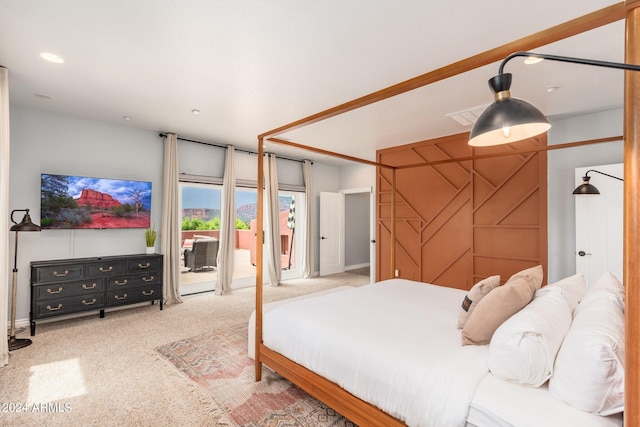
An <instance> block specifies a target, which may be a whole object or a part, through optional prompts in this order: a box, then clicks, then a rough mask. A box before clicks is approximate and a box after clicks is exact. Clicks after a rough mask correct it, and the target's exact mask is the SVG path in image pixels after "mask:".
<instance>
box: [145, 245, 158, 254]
mask: <svg viewBox="0 0 640 427" xmlns="http://www.w3.org/2000/svg"><path fill="white" fill-rule="evenodd" d="M147 253H148V254H155V253H156V248H155V246H150V247H147Z"/></svg>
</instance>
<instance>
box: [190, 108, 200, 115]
mask: <svg viewBox="0 0 640 427" xmlns="http://www.w3.org/2000/svg"><path fill="white" fill-rule="evenodd" d="M191 114H193V115H194V116H197V115H198V114H200V110H198V109H197V108H194V109H193V110H191Z"/></svg>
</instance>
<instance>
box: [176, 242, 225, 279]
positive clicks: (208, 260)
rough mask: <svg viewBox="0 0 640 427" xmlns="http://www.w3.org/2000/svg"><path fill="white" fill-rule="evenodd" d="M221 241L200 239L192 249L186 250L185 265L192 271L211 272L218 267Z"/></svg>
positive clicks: (194, 243)
mask: <svg viewBox="0 0 640 427" xmlns="http://www.w3.org/2000/svg"><path fill="white" fill-rule="evenodd" d="M219 244H220V241H218V239H214V238H208V239H198V240H196V241H194V242H193V246H192V248H191V249H189V248H187V249H185V250H184V265H185V267H187V268H188V269H189V270H190V271H194V272H196V271H210V270H213V269H214V268H215V267H217V266H218V247H219Z"/></svg>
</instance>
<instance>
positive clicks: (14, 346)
mask: <svg viewBox="0 0 640 427" xmlns="http://www.w3.org/2000/svg"><path fill="white" fill-rule="evenodd" d="M16 212H25V215H24V217H23V218H22V221H21V222H20V223H19V224H18V223H17V222H16V221H15V220H14V219H13V214H14V213H16ZM11 222H13V224H14V225H12V226H11V228H10V231H15V232H16V247H15V251H14V253H13V277H12V285H11V330H10V332H9V351H13V350H18V349H21V348H23V347H26V346H28V345H31V340H30V339H28V338H16V294H17V290H18V233H19V232H20V231H40V230H41V228H40V226H38V225H36V224H34V223H33V222H31V216H29V209H15V210H13V211H11Z"/></svg>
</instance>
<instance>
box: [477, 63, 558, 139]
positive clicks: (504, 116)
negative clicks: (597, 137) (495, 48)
mask: <svg viewBox="0 0 640 427" xmlns="http://www.w3.org/2000/svg"><path fill="white" fill-rule="evenodd" d="M489 87H490V88H491V90H492V91H493V93H494V94H495V95H494V98H495V102H494V103H493V104H491V105H489V106H488V107H487V108H486V109H485V110H484V111H483V112H482V114H480V117H478V120H476V122H475V123H474V125H473V128H472V129H471V133H470V134H469V145H471V146H473V147H487V146H491V145H500V144H508V143H510V142H516V141H520V140H523V139H527V138H531V137H534V136H536V135H540V134H541V133H544V132H546V131H548V130H549V128H551V125H550V124H549V121H548V120H547V118H546V117H545V115H544V114H542V112H540V110H538V109H537V108H536V107H534V106H533V105H531V104H529V103H528V102H525V101H523V100H521V99H517V98H512V97H511V93H510V92H509V88H510V87H511V74H509V73H501V74H498V75H497V76H494V77H493V78H491V79H490V80H489Z"/></svg>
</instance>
